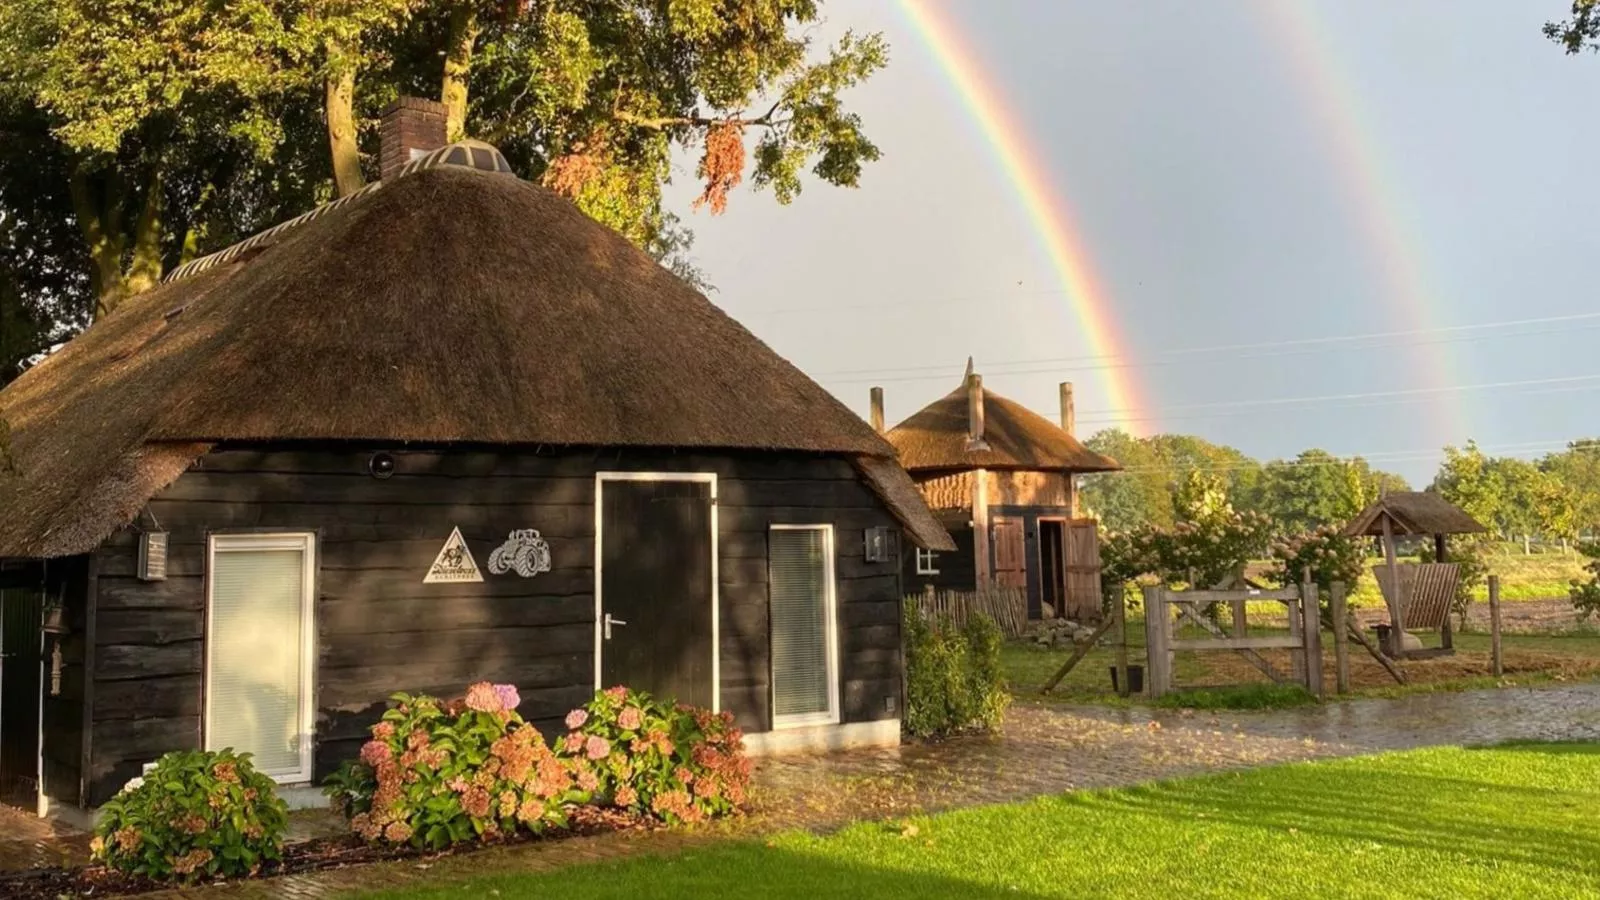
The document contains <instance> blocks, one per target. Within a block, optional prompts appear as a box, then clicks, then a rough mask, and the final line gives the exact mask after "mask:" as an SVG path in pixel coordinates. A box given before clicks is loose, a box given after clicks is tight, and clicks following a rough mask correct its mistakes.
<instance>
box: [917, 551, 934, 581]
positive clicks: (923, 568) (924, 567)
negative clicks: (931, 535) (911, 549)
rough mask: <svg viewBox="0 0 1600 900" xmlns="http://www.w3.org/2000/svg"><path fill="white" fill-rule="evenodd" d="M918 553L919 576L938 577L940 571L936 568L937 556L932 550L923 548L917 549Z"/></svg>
mask: <svg viewBox="0 0 1600 900" xmlns="http://www.w3.org/2000/svg"><path fill="white" fill-rule="evenodd" d="M916 552H917V574H918V575H937V574H939V570H938V569H936V568H934V556H935V555H936V554H935V553H934V551H932V550H924V549H922V548H921V547H918V548H916Z"/></svg>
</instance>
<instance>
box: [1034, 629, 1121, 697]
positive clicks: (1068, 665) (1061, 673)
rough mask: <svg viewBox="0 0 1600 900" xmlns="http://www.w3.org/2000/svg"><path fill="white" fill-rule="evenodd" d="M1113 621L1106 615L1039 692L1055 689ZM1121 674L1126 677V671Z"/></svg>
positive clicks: (1098, 641) (1048, 691)
mask: <svg viewBox="0 0 1600 900" xmlns="http://www.w3.org/2000/svg"><path fill="white" fill-rule="evenodd" d="M1115 622H1116V619H1114V618H1111V617H1109V616H1108V617H1106V620H1105V621H1104V622H1101V623H1100V627H1099V628H1096V629H1095V630H1094V634H1093V635H1092V636H1091V637H1090V638H1089V640H1088V642H1087V643H1083V644H1079V645H1078V649H1076V650H1074V651H1072V656H1070V657H1068V659H1067V661H1066V662H1065V663H1063V664H1062V665H1061V668H1059V669H1057V670H1056V673H1055V674H1054V675H1051V676H1050V680H1049V681H1047V682H1045V684H1044V687H1042V688H1040V689H1039V693H1041V694H1048V693H1050V692H1051V691H1053V690H1055V687H1056V685H1058V684H1060V683H1061V679H1063V678H1065V677H1067V673H1068V672H1071V671H1072V668H1073V667H1074V666H1076V665H1077V664H1078V663H1079V662H1081V661H1082V660H1083V658H1084V657H1085V656H1088V655H1089V651H1090V650H1093V649H1094V648H1095V645H1096V644H1098V643H1100V638H1102V637H1104V636H1105V633H1106V632H1108V631H1110V630H1111V626H1112V624H1113V623H1115ZM1122 676H1123V678H1124V679H1126V678H1127V673H1122Z"/></svg>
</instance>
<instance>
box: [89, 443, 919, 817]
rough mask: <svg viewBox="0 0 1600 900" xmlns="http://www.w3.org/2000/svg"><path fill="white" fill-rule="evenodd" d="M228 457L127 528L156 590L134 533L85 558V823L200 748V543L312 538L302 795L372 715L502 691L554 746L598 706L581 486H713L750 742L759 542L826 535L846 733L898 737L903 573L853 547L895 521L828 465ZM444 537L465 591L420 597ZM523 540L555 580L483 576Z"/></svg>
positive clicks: (760, 664) (476, 454)
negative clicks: (162, 765)
mask: <svg viewBox="0 0 1600 900" xmlns="http://www.w3.org/2000/svg"><path fill="white" fill-rule="evenodd" d="M389 452H390V453H392V455H393V456H394V458H395V462H396V465H395V471H394V474H393V475H392V476H391V477H389V478H386V479H377V478H373V477H372V476H371V475H369V474H368V471H367V465H368V460H369V459H370V456H371V451H368V450H349V449H345V448H314V447H307V448H262V449H250V448H233V449H221V450H218V451H215V452H213V453H211V454H209V455H208V456H206V457H204V458H203V459H202V460H200V461H199V463H197V465H196V466H195V467H194V468H192V469H191V470H190V471H189V472H187V473H185V474H184V475H183V476H181V477H180V478H179V479H178V480H177V481H176V482H174V483H173V484H172V485H171V486H170V487H168V488H167V489H166V490H164V491H163V492H161V493H160V494H159V495H158V496H157V497H156V498H155V499H154V500H152V501H151V502H150V504H149V506H148V510H147V514H146V515H145V516H144V517H143V518H142V519H141V522H142V523H143V524H144V525H146V526H148V525H150V524H151V523H152V522H159V523H160V526H161V528H162V529H164V530H166V531H167V532H169V535H170V537H169V559H168V573H169V577H168V579H167V580H166V581H162V582H153V583H147V582H140V581H138V580H137V579H136V578H135V577H134V566H135V560H136V548H137V533H136V532H135V531H134V530H133V529H126V530H124V531H122V532H120V533H118V534H116V535H114V536H113V537H111V538H110V539H109V540H108V541H107V542H106V543H105V545H104V546H103V548H102V549H101V550H100V551H99V552H98V553H97V558H96V564H97V566H98V579H97V582H96V584H95V590H96V604H97V609H98V621H97V623H96V625H97V641H96V654H95V675H94V681H93V685H94V703H93V712H92V721H93V726H92V741H91V753H90V760H91V762H90V766H91V770H92V771H91V773H90V782H91V789H90V791H89V797H88V798H87V802H88V803H89V804H91V805H98V804H99V803H102V802H104V801H105V800H106V799H107V798H108V797H109V796H111V794H113V793H114V792H115V791H116V790H117V789H118V788H119V787H120V786H121V785H122V784H123V783H125V782H126V781H127V780H128V779H129V778H131V777H133V776H135V775H137V774H138V773H139V768H140V765H141V764H142V763H144V762H147V761H150V760H151V759H153V758H154V757H155V756H156V755H157V754H159V753H160V752H162V751H164V750H169V749H176V748H183V747H194V746H198V745H199V743H200V740H201V713H202V696H203V695H202V680H203V666H204V652H203V649H204V622H205V616H204V604H205V566H206V560H205V550H206V537H207V535H208V534H209V533H215V532H226V531H250V530H285V531H287V530H294V531H308V530H309V531H314V532H315V533H316V534H317V551H318V560H317V561H318V566H319V571H318V573H317V584H318V592H317V600H316V627H317V636H318V639H317V658H316V666H317V670H316V679H315V684H316V709H317V746H316V752H315V775H314V777H315V779H317V780H319V781H320V779H321V778H322V777H323V776H324V775H326V774H327V773H328V772H330V771H332V769H334V768H335V767H336V766H337V765H338V763H339V762H341V761H343V760H344V759H347V758H350V757H352V756H354V755H355V754H356V752H357V750H358V749H359V746H360V743H361V741H362V739H363V738H364V736H365V734H366V729H367V727H368V726H370V725H371V724H372V722H373V721H375V720H376V718H377V716H378V714H379V713H380V712H381V710H382V709H383V707H384V703H385V699H386V698H387V697H388V696H389V694H391V693H393V692H395V691H400V690H405V691H426V692H430V693H437V694H444V695H449V694H453V693H457V692H459V691H460V690H461V689H462V688H463V687H464V686H465V685H466V684H468V683H470V682H473V681H478V680H485V679H487V680H491V681H496V682H509V683H512V684H515V685H517V687H518V689H519V691H520V693H521V696H522V706H521V707H520V710H519V711H520V712H521V713H522V714H523V715H524V716H525V717H526V718H528V719H529V720H530V721H533V722H534V723H535V724H537V725H539V727H540V728H541V729H543V730H545V731H546V733H547V734H548V733H551V732H553V731H554V730H555V729H557V728H559V727H560V726H559V722H560V719H561V717H562V716H564V715H565V713H566V712H567V711H568V710H569V709H571V708H572V707H573V706H575V705H578V704H580V703H582V702H583V701H585V700H587V699H588V697H589V696H590V695H591V694H592V692H593V689H594V683H593V682H594V568H593V566H594V531H595V529H594V496H595V480H594V476H595V473H596V472H597V471H612V470H616V471H627V470H632V471H669V472H678V471H682V472H715V473H716V474H717V475H718V481H719V484H718V494H719V501H718V519H719V532H720V533H719V548H720V549H719V572H720V577H719V594H720V608H721V620H720V633H721V644H720V648H719V650H720V659H721V684H720V687H721V698H722V706H723V708H724V709H728V710H731V711H732V712H734V714H735V715H736V716H737V718H738V720H739V722H740V724H741V725H742V726H743V727H744V728H745V729H746V730H748V731H752V732H754V731H763V730H766V729H767V728H768V727H769V725H770V698H769V694H770V679H769V676H768V673H769V671H770V665H769V657H768V632H767V628H768V617H767V565H766V541H767V529H768V528H769V526H770V525H773V524H828V523H831V524H833V525H834V526H835V529H836V535H837V551H838V552H837V556H838V559H837V560H836V570H837V576H838V599H839V604H840V607H839V614H840V615H839V618H840V623H841V630H842V634H841V639H840V642H839V647H840V657H841V659H840V680H841V685H840V688H841V690H840V695H841V698H842V705H843V709H842V712H843V718H844V721H847V722H849V721H865V720H875V719H882V718H893V717H895V716H896V715H897V713H896V712H895V711H893V710H892V709H888V708H887V705H886V703H885V698H887V697H898V695H899V681H900V649H899V648H900V636H899V601H900V596H901V593H900V585H899V574H898V561H891V562H889V563H877V564H868V563H866V562H865V558H864V530H865V529H866V528H869V527H873V526H880V525H886V526H890V527H893V526H894V524H895V523H894V519H893V518H892V516H891V515H890V514H889V513H888V512H887V510H886V509H885V508H884V507H883V505H882V503H881V502H880V501H879V500H878V499H877V498H876V496H875V495H874V494H873V493H872V492H871V490H870V489H869V488H867V487H866V486H865V485H863V484H862V483H861V482H860V481H859V480H858V476H857V475H856V472H855V470H854V468H853V467H852V466H851V464H850V463H849V462H848V461H847V460H844V459H836V458H828V457H821V456H806V455H777V454H735V455H716V454H709V453H670V452H662V451H630V452H626V453H622V452H618V451H606V452H600V453H596V452H573V453H550V452H536V451H533V450H528V451H522V452H514V451H506V452H495V451H487V450H457V451H448V452H445V451H427V450H391V451H389ZM455 527H459V528H460V529H461V532H462V535H463V536H464V537H465V539H466V541H467V544H468V546H469V547H470V549H471V551H472V553H473V556H474V557H475V559H476V561H477V563H478V566H479V567H480V569H482V570H483V571H484V579H485V580H484V582H483V583H481V584H435V585H424V584H423V583H422V576H423V574H424V573H425V572H426V570H427V567H428V565H429V564H430V563H431V562H432V561H433V558H434V556H435V554H437V553H438V551H439V548H440V547H441V546H442V545H443V542H444V540H445V538H446V537H448V536H449V534H450V531H451V529H452V528H455ZM520 528H537V529H539V530H540V532H541V534H542V536H543V537H544V538H545V540H546V541H547V542H548V543H549V545H550V552H551V562H552V567H551V571H549V572H547V573H542V574H540V575H538V576H536V577H533V578H529V579H524V578H520V577H516V576H514V575H502V576H496V575H491V574H489V573H488V571H487V564H488V558H489V554H490V553H491V552H492V551H493V550H494V549H495V548H496V547H498V546H499V545H500V544H501V543H502V542H503V541H505V539H506V537H507V535H508V533H509V532H510V531H512V530H513V529H520Z"/></svg>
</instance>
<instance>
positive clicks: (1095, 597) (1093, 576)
mask: <svg viewBox="0 0 1600 900" xmlns="http://www.w3.org/2000/svg"><path fill="white" fill-rule="evenodd" d="M1098 525H1099V523H1098V522H1096V521H1095V520H1094V519H1073V520H1072V521H1070V522H1068V523H1067V616H1068V618H1073V619H1077V620H1078V621H1080V622H1081V621H1084V620H1085V619H1098V618H1099V617H1100V602H1101V600H1100V532H1099V530H1098Z"/></svg>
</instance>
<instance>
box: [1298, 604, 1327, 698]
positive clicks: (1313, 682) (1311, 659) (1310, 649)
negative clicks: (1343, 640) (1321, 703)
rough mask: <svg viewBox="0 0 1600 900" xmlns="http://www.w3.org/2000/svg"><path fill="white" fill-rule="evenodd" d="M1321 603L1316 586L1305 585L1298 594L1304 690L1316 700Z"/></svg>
mask: <svg viewBox="0 0 1600 900" xmlns="http://www.w3.org/2000/svg"><path fill="white" fill-rule="evenodd" d="M1321 610H1322V603H1321V600H1320V599H1319V598H1318V596H1317V586H1316V585H1314V584H1311V583H1309V582H1308V583H1307V584H1306V586H1305V589H1304V590H1302V591H1301V592H1300V614H1301V616H1302V617H1303V619H1302V620H1303V622H1304V627H1303V628H1301V630H1300V634H1301V637H1302V640H1303V642H1304V643H1303V649H1302V651H1301V656H1302V657H1303V658H1304V660H1305V667H1306V690H1308V691H1310V692H1311V694H1312V696H1314V697H1316V698H1317V699H1318V700H1321V699H1322V696H1323V694H1322V611H1321Z"/></svg>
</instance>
